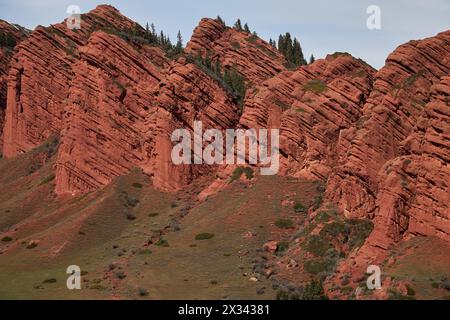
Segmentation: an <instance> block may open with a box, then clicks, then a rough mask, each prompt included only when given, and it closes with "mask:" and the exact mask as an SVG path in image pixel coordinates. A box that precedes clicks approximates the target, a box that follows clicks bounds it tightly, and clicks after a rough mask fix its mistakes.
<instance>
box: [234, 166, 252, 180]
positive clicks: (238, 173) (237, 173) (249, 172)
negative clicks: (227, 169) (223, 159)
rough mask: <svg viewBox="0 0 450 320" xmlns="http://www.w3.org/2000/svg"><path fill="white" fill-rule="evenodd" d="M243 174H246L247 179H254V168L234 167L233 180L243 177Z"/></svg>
mask: <svg viewBox="0 0 450 320" xmlns="http://www.w3.org/2000/svg"><path fill="white" fill-rule="evenodd" d="M242 174H245V177H246V178H247V180H252V179H253V176H254V174H253V169H252V168H250V167H245V168H244V167H238V168H236V169H234V171H233V174H232V176H231V181H236V180H239V179H240V178H241V176H242Z"/></svg>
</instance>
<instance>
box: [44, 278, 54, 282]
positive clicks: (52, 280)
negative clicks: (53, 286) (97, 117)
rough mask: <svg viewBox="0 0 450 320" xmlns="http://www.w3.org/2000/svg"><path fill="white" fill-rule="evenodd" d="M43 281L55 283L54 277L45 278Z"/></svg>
mask: <svg viewBox="0 0 450 320" xmlns="http://www.w3.org/2000/svg"><path fill="white" fill-rule="evenodd" d="M43 283H56V279H55V278H50V279H46V280H44V281H43Z"/></svg>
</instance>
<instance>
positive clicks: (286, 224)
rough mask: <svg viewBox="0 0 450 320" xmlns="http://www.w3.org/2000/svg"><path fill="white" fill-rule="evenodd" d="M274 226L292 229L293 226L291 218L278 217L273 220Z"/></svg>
mask: <svg viewBox="0 0 450 320" xmlns="http://www.w3.org/2000/svg"><path fill="white" fill-rule="evenodd" d="M275 226H277V227H278V228H280V229H292V228H293V227H294V222H293V221H292V220H291V219H278V220H277V221H275Z"/></svg>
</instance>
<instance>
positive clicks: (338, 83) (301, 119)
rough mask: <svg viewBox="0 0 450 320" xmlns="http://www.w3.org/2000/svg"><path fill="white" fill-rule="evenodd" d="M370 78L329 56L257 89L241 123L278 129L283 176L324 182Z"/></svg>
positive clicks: (350, 62) (363, 68)
mask: <svg viewBox="0 0 450 320" xmlns="http://www.w3.org/2000/svg"><path fill="white" fill-rule="evenodd" d="M373 75H374V70H373V69H372V68H371V67H370V66H368V65H367V64H365V63H364V62H362V61H361V60H358V59H355V58H353V57H352V56H351V55H349V54H338V53H336V54H334V55H329V56H327V57H326V59H321V60H317V61H316V62H315V63H313V64H311V65H308V66H304V67H301V68H299V69H298V70H296V71H286V72H283V73H280V74H279V75H277V76H275V77H273V78H271V79H269V80H267V81H266V82H264V83H263V84H262V85H260V86H257V87H256V88H255V90H254V92H253V93H249V94H248V96H247V99H246V101H245V109H244V114H243V115H242V118H241V121H240V123H241V124H242V126H244V127H246V128H259V127H263V128H280V134H281V137H280V152H281V155H282V159H281V164H282V165H281V173H282V174H289V175H295V176H303V177H306V178H309V179H314V180H323V181H326V179H327V178H328V176H329V174H330V172H331V170H332V168H333V166H334V165H335V162H336V158H337V157H336V156H337V153H338V152H340V150H338V149H337V148H338V142H339V139H340V132H341V130H344V129H348V128H350V127H352V126H353V124H354V123H356V121H357V120H358V119H359V118H360V116H361V114H362V107H363V104H364V101H365V98H366V97H367V96H368V95H369V93H370V91H371V88H372V82H373Z"/></svg>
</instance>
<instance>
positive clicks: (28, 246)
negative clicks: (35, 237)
mask: <svg viewBox="0 0 450 320" xmlns="http://www.w3.org/2000/svg"><path fill="white" fill-rule="evenodd" d="M36 247H37V243H35V242H33V243H30V244H29V245H27V249H34V248H36Z"/></svg>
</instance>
